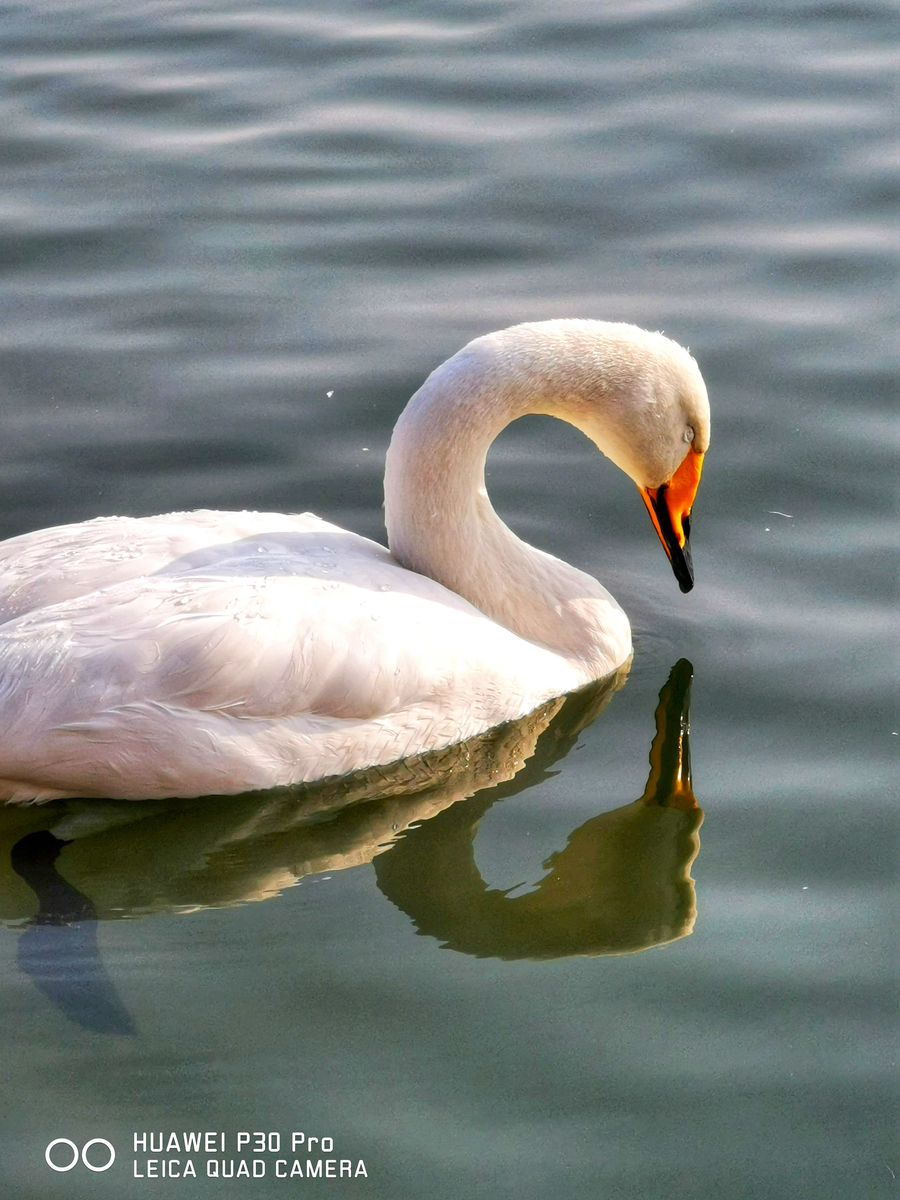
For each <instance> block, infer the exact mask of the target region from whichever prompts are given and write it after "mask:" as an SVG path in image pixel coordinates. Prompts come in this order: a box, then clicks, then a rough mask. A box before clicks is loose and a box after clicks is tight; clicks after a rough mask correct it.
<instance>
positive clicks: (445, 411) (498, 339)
mask: <svg viewBox="0 0 900 1200" xmlns="http://www.w3.org/2000/svg"><path fill="white" fill-rule="evenodd" d="M525 413H549V414H551V415H553V416H556V417H561V418H562V419H563V420H566V421H569V422H570V423H571V424H573V425H575V426H576V427H577V428H579V429H581V430H582V431H583V432H584V433H586V434H587V436H588V437H589V438H591V439H592V441H594V442H595V444H596V445H597V446H598V448H599V449H600V450H601V451H603V453H604V454H606V455H608V456H609V457H610V458H611V459H612V460H613V462H615V463H617V465H618V466H620V467H621V468H622V469H623V470H624V471H625V472H626V473H627V474H628V475H630V476H631V478H632V479H633V480H635V482H636V483H637V484H638V486H639V487H640V489H641V492H642V495H643V497H644V500H645V502H646V504H647V507H648V509H649V510H650V513H651V516H652V517H653V521H654V524H655V526H656V529H657V532H658V533H659V536H660V538H661V539H662V541H663V544H664V546H665V548H666V551H667V553H668V555H669V558H670V560H671V562H672V565H673V567H674V569H675V574H676V577H677V578H678V580H679V583H680V584H681V587H682V590H683V591H687V590H688V589H689V588H690V587H691V585H692V582H693V579H692V573H691V565H690V553H689V543H688V533H689V516H690V511H691V505H692V503H693V499H694V494H695V492H696V489H697V482H698V479H699V476H700V468H701V465H702V461H703V454H704V452H705V451H706V448H707V445H708V443H709V404H708V401H707V398H706V389H705V387H704V384H703V380H702V378H701V376H700V372H699V369H698V367H697V364H696V363H695V362H694V360H693V359H692V358H691V356H690V355H689V354H688V353H687V351H685V350H683V349H682V348H681V347H680V346H677V345H676V344H675V343H674V342H672V341H670V340H669V339H667V338H665V337H663V336H662V335H661V334H656V333H647V332H645V331H644V330H641V329H637V328H636V327H634V326H631V325H622V324H609V323H606V322H600V321H580V320H559V321H546V322H541V323H537V324H528V325H518V326H515V327H513V328H512V329H506V330H503V331H502V332H500V333H494V334H490V335H488V336H486V337H481V338H477V339H476V340H475V341H473V342H470V343H469V345H468V346H466V347H465V348H464V349H462V350H461V351H460V352H459V353H458V354H456V355H455V356H454V357H453V358H451V359H449V360H448V361H447V362H446V363H444V364H443V366H441V367H439V368H438V369H437V370H436V371H435V372H434V373H433V374H432V375H430V376H429V378H428V379H427V380H426V382H425V383H424V384H423V385H422V387H421V388H420V389H419V391H418V392H417V393H416V394H415V396H413V398H412V400H410V402H409V404H408V405H407V407H406V409H405V411H404V412H403V414H402V416H401V417H400V420H399V421H398V423H397V427H396V429H395V430H394V435H393V439H392V441H391V445H390V449H389V451H388V455H387V463H386V469H385V513H386V525H387V531H388V540H389V543H390V547H391V549H390V552H388V551H387V550H386V549H384V547H383V546H380V545H377V544H376V543H375V542H371V541H368V540H367V539H366V538H362V537H359V536H358V535H356V534H353V533H348V532H346V531H344V530H342V529H339V528H337V527H336V526H334V525H330V524H328V523H327V522H325V521H321V520H319V519H318V518H317V517H314V516H312V515H310V514H308V513H305V514H302V515H296V516H285V515H281V514H272V513H220V512H207V511H200V512H194V513H171V514H169V515H167V516H160V517H145V518H140V519H132V518H128V517H101V518H99V519H97V520H94V521H88V522H85V523H83V524H80V525H65V526H60V527H57V528H54V529H45V530H41V531H39V532H36V533H30V534H25V535H23V536H21V537H16V538H12V539H10V540H9V541H7V542H4V543H2V544H0V620H2V621H3V622H4V623H3V624H0V799H3V800H6V801H8V802H10V801H11V802H23V801H26V802H27V801H35V800H47V799H52V798H56V797H62V796H86V795H87V796H109V797H117V798H122V799H143V798H154V797H164V796H197V795H207V794H213V793H220V794H221V793H233V792H241V791H246V790H251V789H257V788H270V787H275V786H278V785H282V784H292V783H299V782H304V781H309V780H314V779H320V778H323V777H325V776H329V775H338V774H342V773H345V772H348V771H352V770H355V769H357V768H360V767H364V766H370V765H375V764H379V763H388V762H393V761H396V760H398V759H400V758H403V757H406V756H408V755H412V754H417V753H420V752H422V751H424V750H427V749H437V748H439V747H442V746H446V745H450V744H452V743H453V742H457V741H461V740H464V739H466V738H470V737H473V736H474V735H476V734H478V733H480V732H482V731H484V730H485V729H488V728H490V727H491V726H493V725H497V724H499V723H501V722H503V721H507V720H512V719H514V718H517V717H520V716H522V715H524V714H525V713H527V712H529V711H530V710H531V709H533V708H536V707H537V706H538V705H539V704H541V703H543V702H544V701H545V700H547V699H549V698H550V697H553V696H558V695H562V694H563V693H565V692H569V691H572V690H573V689H575V688H578V687H581V686H583V685H584V684H586V683H588V682H589V681H591V680H594V679H598V678H600V677H602V676H604V675H606V674H608V673H609V672H610V671H612V670H614V669H615V668H616V667H618V666H620V665H621V664H622V663H623V662H624V661H625V660H626V659H627V658H628V656H629V654H630V653H631V635H630V630H629V626H628V621H627V618H626V617H625V614H624V613H623V612H622V610H621V609H620V608H619V606H618V605H617V604H616V602H615V600H614V599H613V598H612V596H610V594H609V593H608V592H607V591H606V589H605V588H603V587H602V586H601V585H600V584H599V583H597V581H596V580H595V579H592V578H591V577H590V576H588V575H585V574H584V573H583V572H581V571H577V570H575V568H573V567H570V566H568V565H566V564H565V563H563V562H560V561H559V560H558V559H556V558H553V557H552V556H551V555H549V554H545V553H543V552H542V551H540V550H536V549H534V548H533V547H531V546H528V545H526V544H525V543H524V542H522V541H520V540H519V539H518V538H517V537H515V535H514V534H513V533H512V532H511V531H510V530H509V529H508V528H507V527H506V526H505V525H504V524H503V522H502V521H500V519H499V518H498V517H497V515H496V514H495V513H494V511H493V509H492V508H491V505H490V502H489V500H488V498H487V494H486V492H485V488H484V460H485V455H486V453H487V450H488V447H489V446H490V443H491V442H492V441H493V439H494V437H495V436H496V435H497V434H498V433H499V432H500V430H501V429H502V428H503V427H504V426H505V425H507V424H508V423H509V422H510V421H512V420H514V419H515V418H516V417H519V416H522V415H523V414H525Z"/></svg>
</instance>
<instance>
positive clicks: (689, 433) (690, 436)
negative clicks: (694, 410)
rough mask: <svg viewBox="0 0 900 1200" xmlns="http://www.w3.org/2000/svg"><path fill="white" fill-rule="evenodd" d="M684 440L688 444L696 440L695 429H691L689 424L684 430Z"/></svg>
mask: <svg viewBox="0 0 900 1200" xmlns="http://www.w3.org/2000/svg"><path fill="white" fill-rule="evenodd" d="M684 440H685V441H686V442H687V443H688V444H690V443H691V442H692V441H693V440H694V431H693V429H691V427H690V425H688V427H687V429H685V431H684Z"/></svg>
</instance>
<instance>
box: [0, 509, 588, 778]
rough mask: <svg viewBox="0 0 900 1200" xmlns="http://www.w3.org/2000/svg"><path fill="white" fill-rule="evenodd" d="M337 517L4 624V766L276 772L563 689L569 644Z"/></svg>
mask: <svg viewBox="0 0 900 1200" xmlns="http://www.w3.org/2000/svg"><path fill="white" fill-rule="evenodd" d="M326 536H327V538H328V540H327V541H325V540H324V539H323V536H322V534H321V532H319V533H316V534H312V533H306V534H304V533H297V532H293V533H285V534H281V535H278V537H277V538H276V537H275V536H274V535H272V540H271V541H270V542H269V543H268V548H267V547H266V543H264V542H260V543H259V545H254V544H253V543H252V542H246V543H245V544H244V546H243V547H242V548H239V547H238V546H237V544H235V543H233V544H232V555H231V558H230V559H227V560H226V559H222V558H221V557H220V567H221V568H222V569H221V570H220V573H219V574H213V573H212V572H211V570H210V568H209V566H206V565H204V564H203V563H202V562H199V561H198V562H195V563H193V565H192V564H191V560H190V558H189V557H188V558H187V559H186V560H182V562H181V568H182V569H180V570H178V571H175V570H174V569H172V570H170V571H164V572H161V573H159V574H157V575H154V576H151V577H146V578H141V579H136V580H126V581H125V582H123V583H119V584H116V585H114V586H113V587H109V588H105V589H102V590H98V591H96V592H93V593H91V594H89V595H87V596H81V597H78V598H76V599H74V600H69V601H64V602H62V603H59V604H56V605H52V606H49V607H47V608H45V609H43V610H41V611H40V612H37V613H33V614H29V615H26V616H24V617H20V618H18V619H16V620H14V621H10V622H8V623H7V624H6V625H4V626H0V780H20V781H22V780H26V781H35V780H37V781H38V782H40V783H41V784H42V785H43V789H44V791H43V793H42V794H49V792H50V791H52V789H54V788H55V789H58V790H59V791H62V792H67V791H68V792H75V793H81V794H91V791H92V790H93V794H106V795H125V796H128V795H166V794H169V795H171V794H180V795H191V794H194V795H196V794H203V793H204V792H208V791H214V790H241V788H243V787H253V786H255V787H263V786H272V785H273V784H275V783H281V782H291V781H293V780H297V779H300V778H316V777H321V775H324V774H331V773H339V771H341V770H350V769H353V767H355V766H358V765H368V764H369V763H372V762H387V761H392V759H394V758H401V757H403V756H404V755H405V754H407V753H414V752H417V751H418V750H420V749H421V748H422V747H423V746H425V745H447V744H449V743H450V742H452V741H455V740H459V738H461V737H467V736H471V735H472V733H474V732H479V731H481V730H483V729H485V728H488V727H489V726H491V725H492V724H496V723H497V722H498V721H502V720H506V719H508V718H510V717H513V716H516V715H521V713H522V712H526V711H529V709H530V708H532V707H534V706H535V705H536V704H537V703H540V702H541V701H542V700H543V699H546V698H547V695H549V694H553V690H552V688H553V685H552V683H551V684H549V685H548V683H547V678H548V664H549V665H555V666H556V667H557V668H558V665H559V660H558V659H557V658H556V656H553V655H550V654H548V653H547V652H546V651H543V650H541V649H540V648H538V647H532V646H529V644H528V643H526V642H523V641H522V640H521V639H520V638H517V637H516V636H515V635H514V634H511V633H509V632H508V631H507V630H504V629H502V628H500V627H498V626H497V625H496V624H494V622H492V621H490V620H488V618H486V617H485V616H484V615H483V614H482V613H480V612H478V611H477V610H476V609H474V608H472V606H471V605H469V604H468V603H467V602H466V601H465V600H463V599H461V598H460V597H458V596H456V595H454V594H453V593H451V592H448V591H447V590H446V589H444V588H442V587H441V586H440V585H439V584H437V583H435V582H434V581H433V580H430V579H426V578H425V577H423V576H420V575H416V574H415V573H413V572H410V571H405V570H404V569H403V568H401V567H400V566H399V565H398V564H397V563H396V562H395V561H394V560H393V559H392V558H391V557H390V555H389V554H388V552H387V551H386V550H385V549H384V548H383V547H381V546H378V545H376V544H375V543H372V542H367V541H366V539H364V538H360V537H357V536H356V535H353V534H347V533H342V531H340V530H336V529H335V530H333V532H331V533H329V534H327V535H326ZM260 547H262V549H260ZM279 547H280V548H279ZM198 553H199V552H198ZM200 557H201V558H202V554H200ZM263 563H264V564H265V567H263ZM254 572H255V573H254ZM536 658H540V660H541V661H540V662H537V661H533V659H536ZM535 678H538V679H541V680H542V682H543V690H542V694H541V695H539V696H537V697H536V698H535V696H534V695H532V694H531V691H530V689H531V688H532V687H533V681H534V679H535ZM568 685H569V681H568V679H562V678H561V679H560V683H559V686H558V689H557V690H558V691H559V692H560V693H561V692H564V691H566V690H567V688H568ZM544 693H546V694H544ZM317 739H318V740H317ZM304 756H307V759H308V761H306V762H304V761H301V760H303V758H304ZM323 764H324V769H323ZM240 772H243V774H241V773H240ZM235 779H238V780H239V786H237V787H236V786H233V781H234V780H235ZM223 781H224V782H223ZM226 784H228V786H226ZM10 792H11V794H14V795H18V794H20V793H19V792H18V791H17V790H16V789H15V788H10Z"/></svg>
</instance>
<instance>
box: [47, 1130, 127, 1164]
mask: <svg viewBox="0 0 900 1200" xmlns="http://www.w3.org/2000/svg"><path fill="white" fill-rule="evenodd" d="M57 1146H67V1147H68V1149H69V1151H71V1154H72V1160H71V1162H59V1161H57V1162H54V1161H53V1158H54V1157H55V1158H56V1159H57V1160H60V1159H63V1158H64V1157H65V1155H66V1153H67V1151H64V1150H59V1151H57V1153H56V1155H55V1156H53V1151H54V1149H55V1148H56V1147H57ZM91 1146H105V1147H106V1149H107V1150H108V1151H109V1158H108V1159H107V1161H106V1162H105V1163H100V1164H99V1165H97V1164H95V1163H92V1162H91V1161H90V1160H89V1159H88V1150H90V1148H91ZM95 1157H96V1156H95ZM44 1158H45V1159H46V1161H47V1166H48V1167H49V1168H50V1169H51V1170H52V1171H71V1170H72V1168H73V1167H74V1166H75V1164H76V1163H77V1162H78V1160H79V1158H80V1159H81V1161H82V1162H83V1163H84V1165H85V1166H86V1167H87V1169H88V1170H89V1171H108V1170H109V1168H110V1167H111V1166H112V1165H113V1163H114V1162H115V1161H116V1151H115V1148H114V1146H113V1144H112V1142H108V1141H107V1140H106V1138H91V1140H90V1141H89V1142H85V1143H84V1145H83V1146H82V1147H81V1150H80V1151H79V1149H78V1147H77V1146H76V1145H75V1143H74V1142H70V1141H69V1139H68V1138H54V1139H53V1141H52V1142H51V1143H50V1145H49V1146H48V1147H47V1149H46V1150H45V1151H44Z"/></svg>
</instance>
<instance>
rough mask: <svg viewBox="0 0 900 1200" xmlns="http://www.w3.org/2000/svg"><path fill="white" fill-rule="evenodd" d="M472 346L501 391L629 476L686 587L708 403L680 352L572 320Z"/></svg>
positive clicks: (661, 342) (637, 334)
mask: <svg viewBox="0 0 900 1200" xmlns="http://www.w3.org/2000/svg"><path fill="white" fill-rule="evenodd" d="M479 343H482V344H484V349H485V350H487V351H488V353H489V355H490V357H491V358H492V359H493V360H494V364H495V367H496V366H499V367H500V370H501V373H502V376H503V378H504V383H505V384H506V385H507V386H512V387H514V388H516V389H517V390H519V389H521V388H523V387H525V388H527V389H528V390H529V391H530V392H531V401H530V403H529V406H528V410H529V411H531V412H540V413H549V414H550V415H552V416H555V417H561V418H562V419H563V420H564V421H568V422H569V423H570V424H572V425H575V426H577V427H578V428H579V429H581V430H582V432H583V433H585V434H587V436H588V437H589V438H590V439H591V441H593V442H594V444H595V445H596V446H597V447H598V449H599V450H601V451H602V452H603V453H604V454H605V455H607V457H608V458H611V459H612V461H613V462H614V463H615V464H616V465H617V466H618V467H621V469H622V470H623V471H624V472H625V473H626V475H629V476H630V477H631V478H632V479H633V480H634V482H635V483H636V484H637V486H638V488H639V489H640V492H641V496H642V497H643V499H644V503H645V504H646V505H647V509H648V511H649V513H650V517H651V519H652V521H653V524H654V527H655V529H656V532H657V533H658V534H659V538H660V541H661V542H662V544H663V547H664V548H665V551H666V554H667V555H668V557H669V561H670V562H671V564H672V569H673V570H674V572H675V578H676V579H677V580H678V583H679V586H680V587H681V590H682V591H683V592H688V591H690V589H691V588H692V587H693V585H694V572H693V566H692V564H691V547H690V522H691V509H692V507H693V503H694V496H695V494H696V492H697V485H698V483H699V481H700V470H701V467H702V466H703V455H704V454H705V453H706V449H707V447H708V446H709V400H708V399H707V395H706V386H705V385H704V383H703V378H702V376H701V374H700V369H699V367H698V366H697V364H696V362H695V361H694V359H693V358H692V357H691V355H690V354H689V353H688V352H687V350H685V349H683V348H682V347H681V346H679V345H678V344H677V343H676V342H673V341H672V340H671V339H670V338H667V337H664V336H663V335H662V334H661V333H649V332H648V331H647V330H645V329H639V328H638V327H637V326H636V325H624V324H618V323H611V322H607V321H579V320H560V321H542V322H538V323H535V324H529V325H517V326H514V327H513V328H511V329H505V330H502V331H501V332H500V333H495V334H489V335H488V337H486V338H479V339H478V340H477V341H476V342H473V343H471V347H473V348H474V347H477V346H479ZM467 349H468V348H467Z"/></svg>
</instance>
